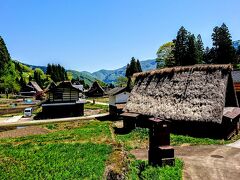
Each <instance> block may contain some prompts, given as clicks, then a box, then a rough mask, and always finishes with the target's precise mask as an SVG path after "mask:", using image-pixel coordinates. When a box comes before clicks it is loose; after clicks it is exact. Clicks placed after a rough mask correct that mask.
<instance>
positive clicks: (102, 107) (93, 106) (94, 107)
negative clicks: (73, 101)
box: [84, 102, 108, 113]
mask: <svg viewBox="0 0 240 180" xmlns="http://www.w3.org/2000/svg"><path fill="white" fill-rule="evenodd" d="M84 109H91V110H97V109H100V110H101V111H100V113H106V112H108V105H101V104H92V103H89V102H87V103H85V104H84Z"/></svg>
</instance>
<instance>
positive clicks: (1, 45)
mask: <svg viewBox="0 0 240 180" xmlns="http://www.w3.org/2000/svg"><path fill="white" fill-rule="evenodd" d="M10 61H11V57H10V54H9V52H8V49H7V47H6V44H5V42H4V40H3V38H2V37H1V36H0V70H3V69H4V68H5V67H6V66H7V65H8V63H9V62H10ZM2 72H3V71H2ZM0 75H1V74H0Z"/></svg>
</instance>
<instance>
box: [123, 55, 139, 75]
mask: <svg viewBox="0 0 240 180" xmlns="http://www.w3.org/2000/svg"><path fill="white" fill-rule="evenodd" d="M137 72H142V67H141V64H140V62H139V60H137V61H136V59H135V58H134V57H132V59H131V62H130V64H127V68H126V75H125V76H126V77H128V78H131V77H132V75H133V74H134V73H137Z"/></svg>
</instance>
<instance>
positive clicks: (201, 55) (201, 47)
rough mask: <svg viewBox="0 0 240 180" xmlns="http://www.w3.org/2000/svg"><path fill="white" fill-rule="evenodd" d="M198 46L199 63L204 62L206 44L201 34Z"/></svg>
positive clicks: (198, 37)
mask: <svg viewBox="0 0 240 180" xmlns="http://www.w3.org/2000/svg"><path fill="white" fill-rule="evenodd" d="M196 48H197V63H198V64H202V63H203V56H204V46H203V42H202V37H201V35H200V34H199V35H198V36H197V41H196Z"/></svg>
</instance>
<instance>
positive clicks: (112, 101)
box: [108, 87, 130, 116]
mask: <svg viewBox="0 0 240 180" xmlns="http://www.w3.org/2000/svg"><path fill="white" fill-rule="evenodd" d="M129 91H130V90H129V88H127V87H115V88H113V89H111V90H110V91H109V92H108V95H109V114H110V115H113V116H116V115H119V114H121V113H122V110H123V108H124V106H125V104H126V102H127V100H128V97H129V95H130V92H129Z"/></svg>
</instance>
